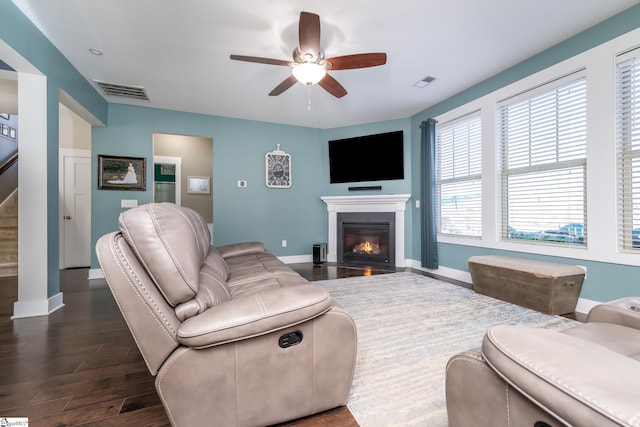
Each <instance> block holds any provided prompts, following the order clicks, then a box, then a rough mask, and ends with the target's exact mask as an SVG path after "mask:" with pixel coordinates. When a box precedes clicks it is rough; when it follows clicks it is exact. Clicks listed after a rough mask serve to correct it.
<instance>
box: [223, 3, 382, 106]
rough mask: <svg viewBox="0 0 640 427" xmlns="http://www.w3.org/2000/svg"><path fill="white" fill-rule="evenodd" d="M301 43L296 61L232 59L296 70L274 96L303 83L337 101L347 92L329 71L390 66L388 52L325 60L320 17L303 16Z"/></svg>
mask: <svg viewBox="0 0 640 427" xmlns="http://www.w3.org/2000/svg"><path fill="white" fill-rule="evenodd" d="M298 39H299V46H298V47H296V48H295V49H294V50H293V61H287V60H281V59H271V58H260V57H257V56H244V55H231V59H233V60H236V61H245V62H257V63H259V64H269V65H281V66H286V67H292V69H291V75H290V76H289V77H287V78H286V79H284V81H283V82H282V83H280V84H279V85H278V86H276V87H275V88H274V89H273V90H272V91H271V92H270V93H269V95H270V96H277V95H280V94H281V93H282V92H284V91H285V90H287V89H289V88H290V87H291V86H293V85H294V84H295V83H296V82H300V83H302V84H305V85H307V86H308V87H311V85H314V84H316V83H318V84H319V85H320V87H322V88H323V89H325V90H326V91H327V92H329V93H330V94H331V95H333V96H335V97H336V98H342V97H343V96H345V95H346V94H347V90H346V89H345V88H344V87H343V86H342V85H341V84H340V83H338V81H337V80H336V79H334V78H333V77H331V76H330V75H329V74H327V71H330V70H352V69H355V68H367V67H375V66H378V65H384V64H385V63H386V62H387V54H386V53H384V52H378V53H359V54H354V55H344V56H336V57H333V58H325V57H324V51H323V50H322V49H321V48H320V17H319V16H318V15H316V14H315V13H310V12H300V21H299V24H298Z"/></svg>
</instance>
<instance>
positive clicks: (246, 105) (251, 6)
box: [0, 0, 639, 128]
mask: <svg viewBox="0 0 640 427" xmlns="http://www.w3.org/2000/svg"><path fill="white" fill-rule="evenodd" d="M13 2H14V3H15V4H16V5H17V6H18V7H19V8H20V9H21V10H22V11H23V13H25V15H26V16H27V17H28V18H29V19H31V20H32V21H33V22H34V23H35V25H36V26H37V27H38V28H40V30H41V31H42V32H43V33H44V34H45V35H46V36H47V37H48V38H49V39H50V40H51V42H52V43H53V44H54V45H55V46H56V47H57V48H58V49H59V50H60V51H61V52H62V53H63V54H64V55H65V57H66V58H67V59H68V60H69V61H70V62H71V63H72V64H73V65H74V66H75V67H76V68H77V69H78V71H79V72H80V73H81V74H82V75H84V76H85V77H86V78H87V80H89V81H92V80H93V79H97V80H103V81H109V82H115V83H121V84H126V85H134V86H144V88H145V89H146V91H147V93H148V94H149V97H150V98H151V100H150V101H138V100H128V99H127V98H121V97H117V98H116V97H106V99H107V100H108V101H109V102H117V103H126V104H133V105H145V106H149V107H154V108H164V109H170V110H182V111H188V112H194V113H203V114H210V115H218V116H226V117H236V118H243V119H251V120H260V121H267V122H275V123H285V124H292V125H300V126H310V127H316V128H333V127H340V126H347V125H353V124H361V123H370V122H377V121H383V120H389V119H397V118H406V117H409V116H412V115H414V114H416V113H418V112H420V111H422V110H424V109H426V108H428V107H429V106H432V105H434V104H436V103H437V102H439V101H442V100H444V99H446V98H448V97H450V96H452V95H454V94H456V93H458V92H460V91H462V90H464V89H466V88H468V87H470V86H472V85H474V84H476V83H479V82H481V81H482V80H484V79H486V78H488V77H490V76H492V75H494V74H497V73H499V72H500V71H502V70H504V69H507V68H509V67H511V66H513V65H515V64H517V63H518V62H520V61H522V60H524V59H526V58H528V57H531V56H533V55H535V54H536V53H539V52H541V51H543V50H545V49H547V48H549V47H551V46H553V45H555V44H557V43H559V42H561V41H563V40H565V39H567V38H569V37H571V36H573V35H575V34H578V33H579V32H581V31H583V30H585V29H587V28H589V27H591V26H593V25H595V24H597V23H599V22H601V21H603V20H605V19H607V18H609V17H611V16H613V15H615V14H617V13H619V12H621V11H623V10H625V9H627V8H629V7H631V6H633V5H635V4H637V3H639V1H638V0H606V1H604V0H536V1H525V0H484V1H479V0H396V1H377V2H373V1H371V0H348V1H345V0H325V1H323V2H318V1H311V0H215V1H213V0H183V1H179V0H133V1H132V0H108V1H107V0H47V1H44V0H13ZM302 10H304V11H309V12H314V13H317V14H319V15H320V22H321V31H322V37H321V38H322V42H321V45H322V48H323V49H324V50H325V53H326V56H327V57H331V56H339V55H347V54H353V53H366V52H386V53H387V64H386V65H384V66H380V67H373V68H367V69H358V70H342V71H332V72H331V74H332V76H333V77H335V78H336V79H337V80H338V81H339V82H340V83H341V84H342V85H343V86H344V87H345V88H346V89H347V91H348V94H347V95H346V96H345V97H343V98H341V99H336V98H334V97H333V96H331V95H329V94H328V93H326V92H325V91H324V90H323V89H322V88H320V87H319V86H317V85H315V86H313V87H312V88H311V110H307V88H306V87H305V86H303V85H301V84H296V85H294V86H293V87H292V88H290V89H289V90H287V91H286V92H284V93H283V94H282V95H280V96H277V97H271V96H268V95H267V94H268V93H269V92H270V91H271V90H272V89H273V88H274V87H275V86H276V85H277V84H279V83H280V82H281V81H282V80H284V79H285V78H286V77H287V76H288V73H289V72H290V71H289V68H287V67H281V66H273V65H264V64H253V63H247V62H239V61H232V60H230V59H229V55H230V54H239V55H250V56H261V57H269V58H275V59H284V60H289V59H291V52H292V50H293V49H294V48H295V47H296V46H297V45H298V18H299V13H300V11H302ZM89 48H97V49H100V50H101V51H102V52H104V55H102V56H95V55H92V54H91V53H89ZM0 59H1V58H0ZM426 76H434V77H437V80H436V81H434V82H433V83H432V84H431V85H429V86H427V87H426V88H424V89H419V88H416V87H414V86H413V84H414V83H416V82H417V81H419V80H421V79H423V78H424V77H426ZM98 91H100V89H98Z"/></svg>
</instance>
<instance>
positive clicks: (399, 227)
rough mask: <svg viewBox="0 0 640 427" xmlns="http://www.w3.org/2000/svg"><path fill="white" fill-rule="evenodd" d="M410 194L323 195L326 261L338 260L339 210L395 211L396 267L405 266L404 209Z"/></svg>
mask: <svg viewBox="0 0 640 427" xmlns="http://www.w3.org/2000/svg"><path fill="white" fill-rule="evenodd" d="M410 197H411V195H410V194H389V195H372V196H323V197H320V199H322V201H323V202H325V203H326V204H327V212H328V213H329V236H328V239H327V261H329V262H336V261H337V260H338V254H337V252H338V251H337V248H338V242H337V236H338V231H337V224H338V220H337V217H338V213H339V212H395V214H396V230H395V231H396V232H395V234H396V242H395V243H396V253H395V258H396V267H405V263H406V261H405V258H404V211H405V210H406V205H407V201H408V200H409V198H410Z"/></svg>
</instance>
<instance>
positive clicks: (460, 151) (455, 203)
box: [436, 112, 482, 237]
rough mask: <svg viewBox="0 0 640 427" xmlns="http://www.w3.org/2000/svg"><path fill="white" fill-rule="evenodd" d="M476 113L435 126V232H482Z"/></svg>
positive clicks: (479, 126)
mask: <svg viewBox="0 0 640 427" xmlns="http://www.w3.org/2000/svg"><path fill="white" fill-rule="evenodd" d="M481 138H482V135H481V122H480V113H479V112H477V113H473V114H471V115H468V116H465V117H463V118H461V119H458V120H455V121H453V122H449V123H445V124H443V125H441V126H438V127H437V128H436V226H437V230H438V233H440V234H451V235H461V236H471V237H480V236H481V235H482V188H481V184H482V180H481V172H482V159H481Z"/></svg>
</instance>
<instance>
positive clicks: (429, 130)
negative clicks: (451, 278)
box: [420, 119, 438, 269]
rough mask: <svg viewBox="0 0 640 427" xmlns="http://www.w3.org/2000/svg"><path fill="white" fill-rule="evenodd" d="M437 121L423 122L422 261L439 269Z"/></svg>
mask: <svg viewBox="0 0 640 427" xmlns="http://www.w3.org/2000/svg"><path fill="white" fill-rule="evenodd" d="M436 123H437V122H436V121H435V120H434V119H428V120H425V121H423V122H422V124H421V125H420V129H422V140H421V153H420V172H421V178H422V179H421V181H422V182H421V184H422V188H421V198H422V208H421V210H420V211H421V218H420V220H421V225H422V239H421V249H422V251H421V252H422V253H421V261H422V266H423V267H425V268H431V269H436V268H438V242H437V240H436V239H437V233H436V188H435V183H436V175H435V171H436Z"/></svg>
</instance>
